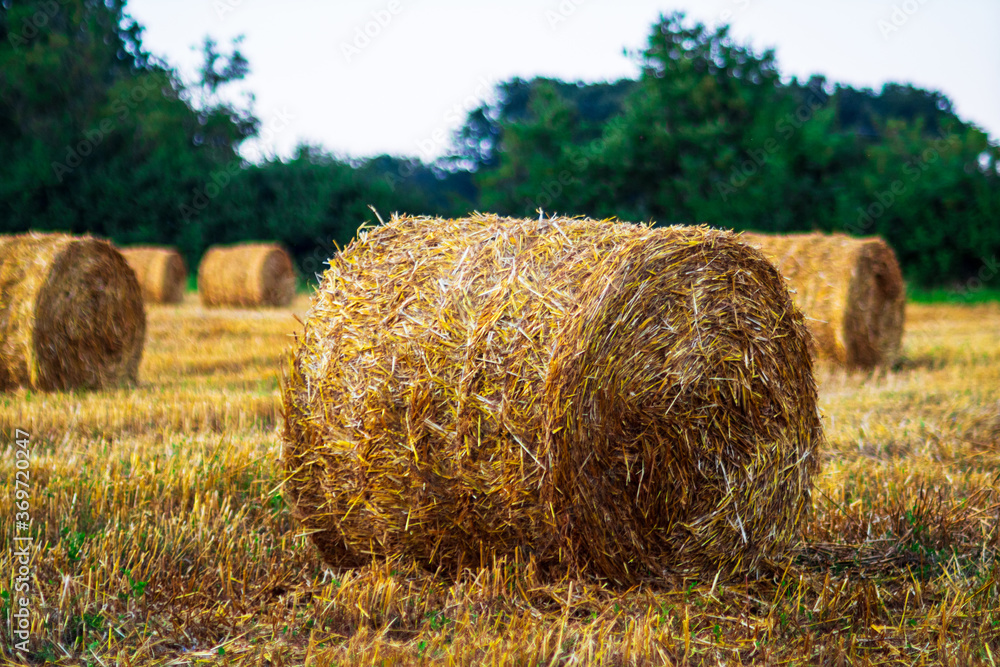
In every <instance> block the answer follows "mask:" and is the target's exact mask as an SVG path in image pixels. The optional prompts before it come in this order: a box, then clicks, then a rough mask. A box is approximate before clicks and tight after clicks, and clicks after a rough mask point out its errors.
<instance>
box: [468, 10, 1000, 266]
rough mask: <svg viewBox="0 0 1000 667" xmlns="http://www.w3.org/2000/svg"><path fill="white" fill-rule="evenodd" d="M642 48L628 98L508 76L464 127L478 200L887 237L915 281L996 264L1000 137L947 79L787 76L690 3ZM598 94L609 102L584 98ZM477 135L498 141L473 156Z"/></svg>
mask: <svg viewBox="0 0 1000 667" xmlns="http://www.w3.org/2000/svg"><path fill="white" fill-rule="evenodd" d="M638 57H639V58H640V62H641V64H642V76H641V77H640V79H639V81H638V82H635V83H634V85H625V86H621V87H619V88H616V89H614V91H615V92H619V91H621V92H624V94H623V95H621V96H620V97H615V96H614V95H612V94H611V91H612V88H611V87H609V85H608V84H594V85H592V86H587V87H585V88H586V89H589V93H587V94H586V95H585V94H580V93H577V94H576V95H570V94H568V93H567V89H566V88H565V84H563V85H562V86H560V85H558V84H557V83H555V82H552V81H549V80H544V79H537V80H533V81H528V82H525V81H521V80H519V79H514V80H512V81H510V82H508V83H506V84H504V85H502V86H501V92H502V94H501V95H500V96H499V97H500V101H499V103H498V104H497V105H495V106H494V107H492V108H490V107H484V108H482V109H479V110H477V111H476V112H474V113H473V114H472V115H471V116H470V119H469V123H468V124H467V125H466V127H465V128H463V130H462V132H461V133H460V134H459V137H460V141H459V142H458V145H459V149H460V150H459V151H458V152H459V153H460V154H461V155H462V157H464V158H465V159H466V160H467V162H470V163H472V164H474V166H475V168H476V175H475V179H476V183H477V185H478V186H479V188H480V200H481V204H482V206H483V207H484V208H486V209H489V210H495V211H497V212H500V213H506V214H512V215H530V214H532V213H534V212H535V211H536V210H537V209H538V208H542V209H543V210H545V211H547V212H550V213H551V212H554V211H558V212H564V213H569V214H574V215H575V214H582V215H590V216H595V217H612V216H617V217H620V218H623V219H629V220H654V221H657V222H659V223H698V222H705V223H709V224H712V225H715V226H721V227H730V228H735V229H738V230H742V229H755V230H761V231H765V232H776V233H785V232H791V231H809V230H822V231H845V232H848V233H852V234H858V235H870V234H879V235H881V236H883V237H884V238H886V239H887V240H888V241H889V243H890V244H891V245H893V247H894V248H895V249H896V252H897V254H898V255H899V257H900V260H901V262H902V263H903V266H904V270H905V271H906V273H907V275H908V277H909V278H910V280H911V281H914V282H915V283H917V284H921V285H941V284H957V285H961V284H968V283H969V282H970V281H972V280H973V279H974V278H980V279H982V278H985V277H986V276H992V277H993V278H994V279H995V278H996V275H997V271H996V269H995V266H996V256H997V255H998V254H1000V224H998V221H1000V218H998V216H997V213H998V211H1000V187H998V186H1000V175H998V171H997V164H998V163H1000V151H998V149H997V146H996V145H994V144H990V142H989V140H988V137H987V135H986V134H985V133H983V132H982V131H981V130H980V129H978V128H976V127H975V126H973V125H970V124H968V123H965V122H963V121H962V120H961V119H960V118H958V117H957V116H956V115H955V113H954V110H953V107H952V105H951V102H950V101H949V100H948V99H947V98H946V97H945V96H943V95H942V94H941V93H938V92H933V91H925V90H921V89H918V88H914V87H913V86H909V85H899V84H891V83H890V84H886V85H885V86H884V87H883V88H882V90H881V91H880V92H878V93H876V92H874V91H871V90H856V89H853V88H850V87H847V86H840V85H833V86H831V85H830V84H829V83H828V82H827V81H826V80H825V79H824V78H823V77H820V76H815V77H813V78H811V79H810V80H809V81H807V82H800V81H798V80H796V79H792V80H790V81H783V80H782V78H781V76H780V72H779V70H778V66H777V63H776V61H775V57H774V54H773V53H772V52H770V51H767V52H764V53H756V52H754V51H753V50H752V49H750V48H748V47H745V46H741V45H739V44H736V43H735V42H734V41H733V40H732V39H731V38H730V37H729V34H728V28H727V27H722V28H719V29H716V30H709V29H708V28H706V27H705V26H704V25H702V24H700V23H693V24H692V23H690V22H688V21H686V20H685V18H684V16H683V14H679V13H675V14H671V15H670V16H667V17H663V18H661V20H660V21H659V22H658V23H657V25H656V26H654V29H653V31H652V33H651V35H650V37H649V42H648V45H647V47H646V49H645V50H643V51H642V53H641V54H638ZM594 99H600V100H602V102H604V103H603V104H600V105H597V108H601V109H603V110H604V113H600V114H593V113H590V114H588V113H587V108H585V105H584V102H583V101H584V100H594ZM591 108H594V107H591ZM484 139H485V140H487V141H486V145H488V146H489V147H490V150H489V151H480V152H479V153H477V152H476V151H475V150H471V151H468V150H467V151H466V152H465V153H462V150H463V149H467V148H468V147H469V146H472V147H473V148H475V147H476V146H482V145H483V141H482V140H484ZM477 140H479V143H478V144H477ZM991 267H993V268H991ZM973 282H974V281H973Z"/></svg>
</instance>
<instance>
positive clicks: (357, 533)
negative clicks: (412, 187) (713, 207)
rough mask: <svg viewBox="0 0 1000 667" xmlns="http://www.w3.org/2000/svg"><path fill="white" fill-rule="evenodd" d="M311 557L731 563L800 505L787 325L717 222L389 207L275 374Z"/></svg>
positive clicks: (800, 359) (690, 565) (586, 566)
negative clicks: (396, 212)
mask: <svg viewBox="0 0 1000 667" xmlns="http://www.w3.org/2000/svg"><path fill="white" fill-rule="evenodd" d="M283 402H284V415H285V421H284V425H283V435H282V437H283V460H284V465H285V467H286V472H287V481H286V491H287V497H289V498H290V501H291V503H292V506H293V510H294V513H295V515H296V516H297V518H298V519H299V521H300V522H301V523H302V524H303V527H304V528H305V530H306V531H308V532H309V534H310V537H311V539H312V540H313V541H314V543H315V544H316V545H317V547H318V548H319V550H320V552H321V553H322V554H323V557H324V559H325V560H326V561H327V562H328V563H329V564H331V565H333V566H358V565H361V564H364V563H366V562H370V559H371V558H373V557H375V558H381V557H393V556H397V555H404V556H406V557H411V558H413V559H415V560H416V561H417V562H420V563H422V564H424V565H426V566H427V567H430V568H433V569H439V571H440V572H442V573H452V574H457V573H458V572H459V571H461V570H462V569H463V568H465V567H480V566H486V565H489V564H491V563H493V562H495V559H507V562H522V563H523V562H527V561H529V560H531V559H533V560H534V561H535V562H536V563H537V564H538V565H540V566H541V567H542V569H543V570H548V571H549V572H551V574H552V576H558V575H559V574H560V573H565V572H568V571H570V572H584V571H586V572H590V573H593V574H596V575H597V576H599V577H605V578H607V579H609V580H611V581H615V582H619V583H622V584H628V583H631V582H636V581H639V580H642V579H644V578H646V577H659V576H662V575H663V573H664V572H665V571H678V572H708V573H710V576H714V574H715V573H716V572H718V571H719V570H720V569H721V570H722V571H723V572H724V573H727V574H733V573H746V572H748V571H751V570H752V569H753V568H754V567H755V566H756V565H758V564H759V562H760V559H762V558H765V557H769V556H774V557H776V556H777V555H778V554H780V553H781V552H782V551H783V550H784V549H785V547H786V546H787V545H788V544H789V543H790V541H791V540H792V539H793V536H794V535H795V534H796V531H797V524H798V522H799V520H800V518H801V517H802V515H803V513H804V512H805V511H806V510H807V508H808V506H809V494H810V488H811V478H812V475H813V474H814V472H815V471H816V469H817V458H816V448H817V446H818V444H819V442H820V440H821V437H822V430H821V426H820V422H819V417H818V414H817V408H816V387H815V383H814V381H813V376H812V366H811V361H810V356H809V350H808V332H807V330H806V328H805V325H804V323H803V319H802V316H801V314H800V313H799V312H798V310H797V309H796V308H795V306H794V305H793V304H792V301H791V299H790V297H789V295H788V291H787V289H786V288H785V285H784V281H783V280H782V279H781V277H780V275H779V274H778V272H777V271H776V270H775V268H774V267H773V266H772V265H771V264H770V263H769V262H768V261H767V260H766V259H765V258H764V256H763V255H762V254H761V253H760V252H759V251H757V250H756V249H754V248H751V247H750V246H747V245H745V244H743V243H740V242H739V240H738V238H737V237H736V236H735V235H733V234H731V233H729V232H723V231H718V230H710V229H707V228H700V227H670V228H648V227H642V226H636V225H631V224H627V223H619V222H612V221H594V220H582V219H568V218H560V219H549V220H544V221H538V220H513V219H505V218H498V217H495V216H479V215H477V216H475V217H471V218H466V219H459V220H440V219H430V218H408V217H407V218H394V219H393V220H392V221H391V222H389V223H388V224H385V225H383V226H379V227H376V228H373V229H371V230H369V231H367V232H365V233H362V234H360V235H359V237H358V238H357V239H356V240H355V241H354V242H352V243H351V245H350V246H348V247H347V248H346V249H345V250H344V251H342V252H341V253H339V254H338V255H336V256H335V257H334V258H333V259H332V260H331V267H330V269H329V270H328V271H326V273H325V274H324V276H323V279H322V282H321V285H320V286H319V288H318V290H317V292H316V294H315V296H314V300H313V304H312V306H311V309H310V310H309V313H308V315H307V319H306V322H305V329H304V332H303V334H302V337H301V338H300V339H299V341H298V343H297V349H296V350H295V352H294V356H293V359H292V361H291V366H290V370H289V375H288V376H287V377H286V380H285V383H284V387H283Z"/></svg>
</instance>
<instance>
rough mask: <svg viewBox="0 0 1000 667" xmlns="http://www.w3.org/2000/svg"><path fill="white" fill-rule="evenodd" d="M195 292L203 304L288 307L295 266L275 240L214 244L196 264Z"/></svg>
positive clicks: (293, 292) (214, 305) (293, 282)
mask: <svg viewBox="0 0 1000 667" xmlns="http://www.w3.org/2000/svg"><path fill="white" fill-rule="evenodd" d="M198 293H199V294H200V295H201V303H202V305H204V306H206V307H218V306H235V307H255V306H287V305H288V304H290V303H291V302H292V298H293V297H294V296H295V268H294V267H293V265H292V258H291V257H289V256H288V253H287V252H285V250H284V248H282V247H281V246H280V245H277V244H274V243H242V244H240V245H234V246H227V247H226V246H214V247H212V248H209V250H208V252H206V253H205V256H204V257H203V258H202V260H201V265H200V266H199V267H198Z"/></svg>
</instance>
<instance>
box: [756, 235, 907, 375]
mask: <svg viewBox="0 0 1000 667" xmlns="http://www.w3.org/2000/svg"><path fill="white" fill-rule="evenodd" d="M743 239H744V240H745V241H746V242H748V243H750V244H752V245H754V246H755V247H758V248H760V249H761V250H762V251H763V252H764V254H765V255H767V257H768V258H769V259H770V260H771V261H773V262H774V263H775V265H776V266H777V267H778V270H779V271H781V273H782V274H783V275H784V276H785V277H786V278H787V279H788V286H789V288H790V289H791V291H792V299H794V301H795V303H796V305H797V306H798V307H799V308H800V309H801V310H802V312H803V313H804V314H805V316H806V324H807V325H808V326H809V329H810V331H811V332H812V334H813V338H814V341H815V352H816V355H817V356H819V357H822V358H825V359H829V360H832V361H834V362H836V363H838V364H841V365H844V366H848V367H855V368H873V367H876V366H891V365H892V364H893V363H895V361H896V359H897V358H898V357H899V351H900V347H901V345H902V340H903V325H904V321H905V317H906V313H905V309H906V289H905V286H904V284H903V275H902V273H901V272H900V270H899V263H898V262H897V261H896V253H894V252H893V251H892V248H891V247H889V245H888V244H887V243H886V242H885V241H883V240H882V239H880V238H878V237H870V238H854V237H851V236H847V235H845V234H789V235H786V236H771V235H766V234H744V235H743Z"/></svg>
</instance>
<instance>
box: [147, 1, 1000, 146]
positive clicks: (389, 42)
mask: <svg viewBox="0 0 1000 667" xmlns="http://www.w3.org/2000/svg"><path fill="white" fill-rule="evenodd" d="M675 9H680V10H683V11H686V12H687V13H688V17H689V18H694V19H697V20H700V21H703V22H705V23H707V24H709V25H716V24H718V23H723V22H727V23H730V24H731V25H732V33H733V35H734V36H735V37H736V39H737V40H738V41H740V42H742V43H747V42H749V43H750V44H752V45H753V46H754V47H755V48H756V49H757V50H763V49H765V48H770V47H774V48H775V49H776V51H777V57H778V64H779V68H780V70H781V71H782V73H783V74H785V75H786V76H790V75H797V76H799V77H800V78H801V79H805V78H808V77H809V75H811V74H814V73H819V74H824V75H826V77H827V79H828V80H829V81H831V82H840V83H845V84H850V85H853V86H858V87H860V86H869V87H872V88H875V89H876V90H877V89H878V88H880V87H881V85H882V84H883V83H884V82H886V81H896V82H903V83H905V82H909V83H913V84H914V85H917V86H920V87H923V88H928V89H933V90H940V91H942V92H944V93H945V94H946V95H947V96H948V97H949V98H950V99H951V100H952V102H953V103H954V105H955V107H956V109H957V111H958V114H959V116H961V117H962V118H963V119H966V120H971V121H972V122H974V123H976V124H977V125H979V126H980V127H982V128H983V129H985V130H986V131H987V132H988V133H989V134H990V136H991V138H992V140H993V141H994V142H996V141H998V140H1000V85H998V84H1000V46H998V36H1000V35H998V33H1000V2H998V1H997V0H948V2H945V0H890V1H888V2H887V1H884V0H837V1H836V2H831V1H824V2H818V1H816V0H703V1H701V2H698V3H695V2H693V1H691V0H688V1H687V2H678V3H667V2H654V1H652V0H534V1H532V0H328V1H327V2H322V1H320V0H284V1H283V2H278V1H277V0H131V1H130V2H129V5H128V11H129V13H131V15H132V16H133V17H135V18H136V19H137V20H138V21H139V22H140V23H141V24H142V25H143V26H145V28H146V32H145V34H144V39H143V43H144V45H145V46H146V48H147V49H148V50H150V51H152V52H153V53H154V54H156V55H159V56H162V57H165V58H166V59H167V61H168V62H169V63H171V64H172V65H174V66H175V67H178V69H179V70H180V71H181V72H182V74H183V75H184V76H185V77H186V78H188V79H189V80H190V79H192V78H193V77H194V72H195V68H196V67H197V65H198V64H199V62H200V56H199V55H198V53H197V52H196V51H194V50H192V47H194V46H197V45H200V44H201V42H202V39H203V38H204V37H205V36H206V35H211V36H212V37H214V38H215V39H216V40H217V41H218V42H219V43H220V45H222V46H225V47H226V48H227V49H228V42H229V40H230V39H231V38H232V37H235V36H237V35H240V34H243V35H245V41H244V43H243V45H242V47H241V48H242V51H243V53H244V54H245V55H246V56H247V58H248V59H249V61H250V65H251V68H252V73H251V75H250V76H249V77H248V78H247V79H246V81H245V82H243V83H239V84H236V87H235V88H236V90H245V91H251V92H253V93H254V94H255V95H256V104H255V109H256V111H257V115H258V116H259V117H260V118H261V120H262V121H263V123H264V128H265V130H264V132H263V134H264V135H265V136H264V137H263V139H262V141H259V142H256V145H251V146H246V147H245V149H244V154H245V155H246V156H247V157H249V158H251V159H256V158H258V157H259V156H260V155H261V154H268V155H269V154H276V155H279V156H287V155H288V154H289V153H290V152H291V150H292V149H293V148H294V146H295V145H296V144H297V143H299V142H301V141H309V142H311V143H318V144H321V145H322V146H324V147H325V148H327V149H329V150H331V151H334V152H336V153H338V154H340V155H350V156H353V157H361V156H369V155H376V154H379V153H390V154H395V155H415V156H419V157H422V158H424V159H432V158H434V157H437V156H438V155H440V154H442V153H443V152H444V151H445V149H446V148H447V146H448V144H449V140H450V133H451V132H452V131H453V130H454V129H456V128H457V127H458V126H459V125H461V123H462V121H463V120H464V118H465V112H466V111H467V110H468V109H470V108H473V107H475V106H476V105H477V103H478V101H479V100H480V99H483V98H484V97H486V96H487V95H489V93H490V91H491V86H492V85H493V84H494V83H497V82H499V81H503V80H506V79H509V78H510V77H512V76H515V75H518V76H521V77H523V78H531V77H533V76H537V75H545V76H553V77H559V78H561V79H563V80H567V81H569V80H584V81H598V80H614V79H618V78H621V77H632V78H634V77H636V76H637V75H638V68H637V66H636V64H635V62H634V61H633V60H632V59H631V58H629V57H627V56H626V55H624V53H623V49H625V48H627V49H630V50H639V49H642V48H643V47H644V46H645V43H646V38H647V35H648V34H649V32H650V29H651V26H652V24H653V23H654V22H655V21H656V19H657V17H658V16H659V15H660V14H661V13H663V14H667V13H669V12H671V11H673V10H675ZM379 16H381V19H382V22H383V23H384V25H378V24H377V23H372V22H373V21H375V20H376V19H377V18H378V17H379ZM556 19H559V20H558V22H556ZM366 25H367V27H368V28H369V31H370V32H371V33H373V34H374V35H375V36H374V37H371V38H370V39H369V43H367V45H366V44H364V43H363V42H362V41H358V42H355V40H356V38H357V36H358V32H359V30H360V31H364V30H365V28H366ZM890 29H891V30H890ZM358 46H360V47H361V48H358V49H357V51H353V52H351V53H349V54H347V53H345V47H349V48H357V47H358ZM234 93H235V90H234Z"/></svg>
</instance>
